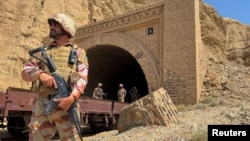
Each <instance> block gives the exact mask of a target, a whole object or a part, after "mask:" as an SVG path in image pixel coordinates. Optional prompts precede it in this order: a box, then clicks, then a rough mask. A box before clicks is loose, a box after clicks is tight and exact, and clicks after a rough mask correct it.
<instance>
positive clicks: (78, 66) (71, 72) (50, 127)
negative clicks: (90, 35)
mask: <svg viewBox="0 0 250 141" xmlns="http://www.w3.org/2000/svg"><path fill="white" fill-rule="evenodd" d="M51 19H53V20H56V21H57V22H58V23H60V25H61V26H62V28H63V29H64V30H65V31H66V32H67V33H69V36H70V38H71V37H73V36H74V34H75V30H76V29H75V25H74V22H73V21H72V20H71V19H70V18H69V17H67V16H66V15H64V14H57V15H55V16H54V17H52V18H49V19H48V20H51ZM72 48H75V49H76V50H77V60H76V63H74V64H69V63H68V58H69V52H70V50H71V49H72ZM46 53H47V54H48V56H49V57H51V58H52V60H53V61H54V63H55V65H56V67H57V73H58V74H60V75H61V76H62V77H63V78H64V80H65V82H68V85H69V88H70V90H71V92H72V93H71V95H72V94H73V93H74V92H80V93H81V94H82V93H83V91H84V89H85V87H86V85H87V76H88V61H87V57H86V52H85V50H83V49H81V48H78V47H77V46H76V45H74V46H73V45H72V44H71V43H69V42H68V43H65V44H64V45H63V46H56V44H55V42H51V44H50V45H49V46H46ZM41 73H47V74H50V72H49V70H48V68H47V66H46V65H45V64H44V63H43V62H40V61H38V60H35V59H30V61H29V62H27V63H26V65H25V67H24V70H23V72H22V78H23V79H24V80H26V81H30V82H33V83H35V82H36V81H39V79H38V77H39V75H40V74H41ZM70 78H71V79H70ZM36 84H38V86H36V88H37V90H36V91H37V92H38V97H37V98H36V99H35V101H34V105H33V108H32V116H31V121H30V123H29V127H30V136H29V140H30V141H50V140H51V138H52V137H53V136H54V134H55V132H56V131H58V133H59V135H60V139H61V141H79V140H80V138H79V136H78V134H77V130H76V127H75V125H74V123H72V122H70V120H69V117H68V113H67V112H65V111H64V110H63V109H61V108H57V109H55V111H53V112H52V114H50V115H45V114H44V113H43V112H44V110H45V107H46V106H47V104H48V102H49V100H52V98H53V96H54V95H55V94H56V89H55V88H53V87H45V86H44V85H43V83H39V82H38V83H36ZM73 97H74V96H73ZM78 98H79V97H78ZM76 108H77V109H78V112H79V105H78V104H77V107H76ZM78 116H79V117H80V114H79V113H78Z"/></svg>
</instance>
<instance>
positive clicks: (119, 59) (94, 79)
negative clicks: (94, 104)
mask: <svg viewBox="0 0 250 141" xmlns="http://www.w3.org/2000/svg"><path fill="white" fill-rule="evenodd" d="M87 56H88V60H89V82H88V85H87V88H86V90H85V93H86V96H92V93H93V90H94V88H95V87H96V86H97V83H98V82H101V83H102V84H103V87H102V88H103V91H104V93H107V99H111V100H113V99H114V100H117V99H118V98H117V91H118V88H119V87H118V86H119V84H120V83H121V84H123V85H124V88H125V89H126V90H127V93H128V94H127V96H126V99H125V101H127V102H131V98H130V96H129V90H130V89H131V88H132V87H133V86H136V87H137V89H138V90H139V92H140V96H144V95H146V94H148V86H147V81H146V79H145V75H144V73H143V71H142V69H141V67H140V65H139V64H138V63H137V61H136V60H135V58H134V57H133V56H132V55H131V54H129V53H128V52H127V51H125V50H124V49H122V48H119V47H115V46H95V47H92V48H90V49H88V50H87Z"/></svg>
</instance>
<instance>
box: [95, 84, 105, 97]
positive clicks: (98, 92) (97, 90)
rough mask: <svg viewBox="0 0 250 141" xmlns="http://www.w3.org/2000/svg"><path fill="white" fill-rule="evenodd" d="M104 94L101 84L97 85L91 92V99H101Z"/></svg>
mask: <svg viewBox="0 0 250 141" xmlns="http://www.w3.org/2000/svg"><path fill="white" fill-rule="evenodd" d="M103 96H104V93H103V89H102V83H100V82H99V83H98V84H97V87H96V88H95V89H94V92H93V98H94V99H103Z"/></svg>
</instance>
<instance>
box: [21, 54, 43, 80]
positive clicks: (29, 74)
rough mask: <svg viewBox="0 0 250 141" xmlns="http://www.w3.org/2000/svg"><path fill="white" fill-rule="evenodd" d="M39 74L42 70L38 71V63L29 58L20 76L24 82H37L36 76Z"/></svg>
mask: <svg viewBox="0 0 250 141" xmlns="http://www.w3.org/2000/svg"><path fill="white" fill-rule="evenodd" d="M41 72H42V70H40V69H39V62H37V60H36V59H34V58H30V59H29V61H28V62H27V63H26V64H25V65H24V68H23V71H22V74H21V76H22V79H23V80H24V81H28V82H32V81H36V80H38V76H39V74H40V73H41Z"/></svg>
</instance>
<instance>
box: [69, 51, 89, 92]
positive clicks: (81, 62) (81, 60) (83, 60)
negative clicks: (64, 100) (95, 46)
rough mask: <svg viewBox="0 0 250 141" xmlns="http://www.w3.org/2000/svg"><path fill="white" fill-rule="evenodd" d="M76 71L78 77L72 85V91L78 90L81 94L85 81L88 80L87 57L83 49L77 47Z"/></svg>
mask: <svg viewBox="0 0 250 141" xmlns="http://www.w3.org/2000/svg"><path fill="white" fill-rule="evenodd" d="M77 58H78V60H77V72H78V73H79V74H80V76H81V77H80V79H79V80H78V81H77V82H76V85H75V86H74V87H73V92H74V91H78V92H80V93H81V94H82V93H83V92H84V90H85V88H86V85H87V82H88V69H89V64H88V58H87V56H86V52H85V50H84V49H81V48H78V49H77Z"/></svg>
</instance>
